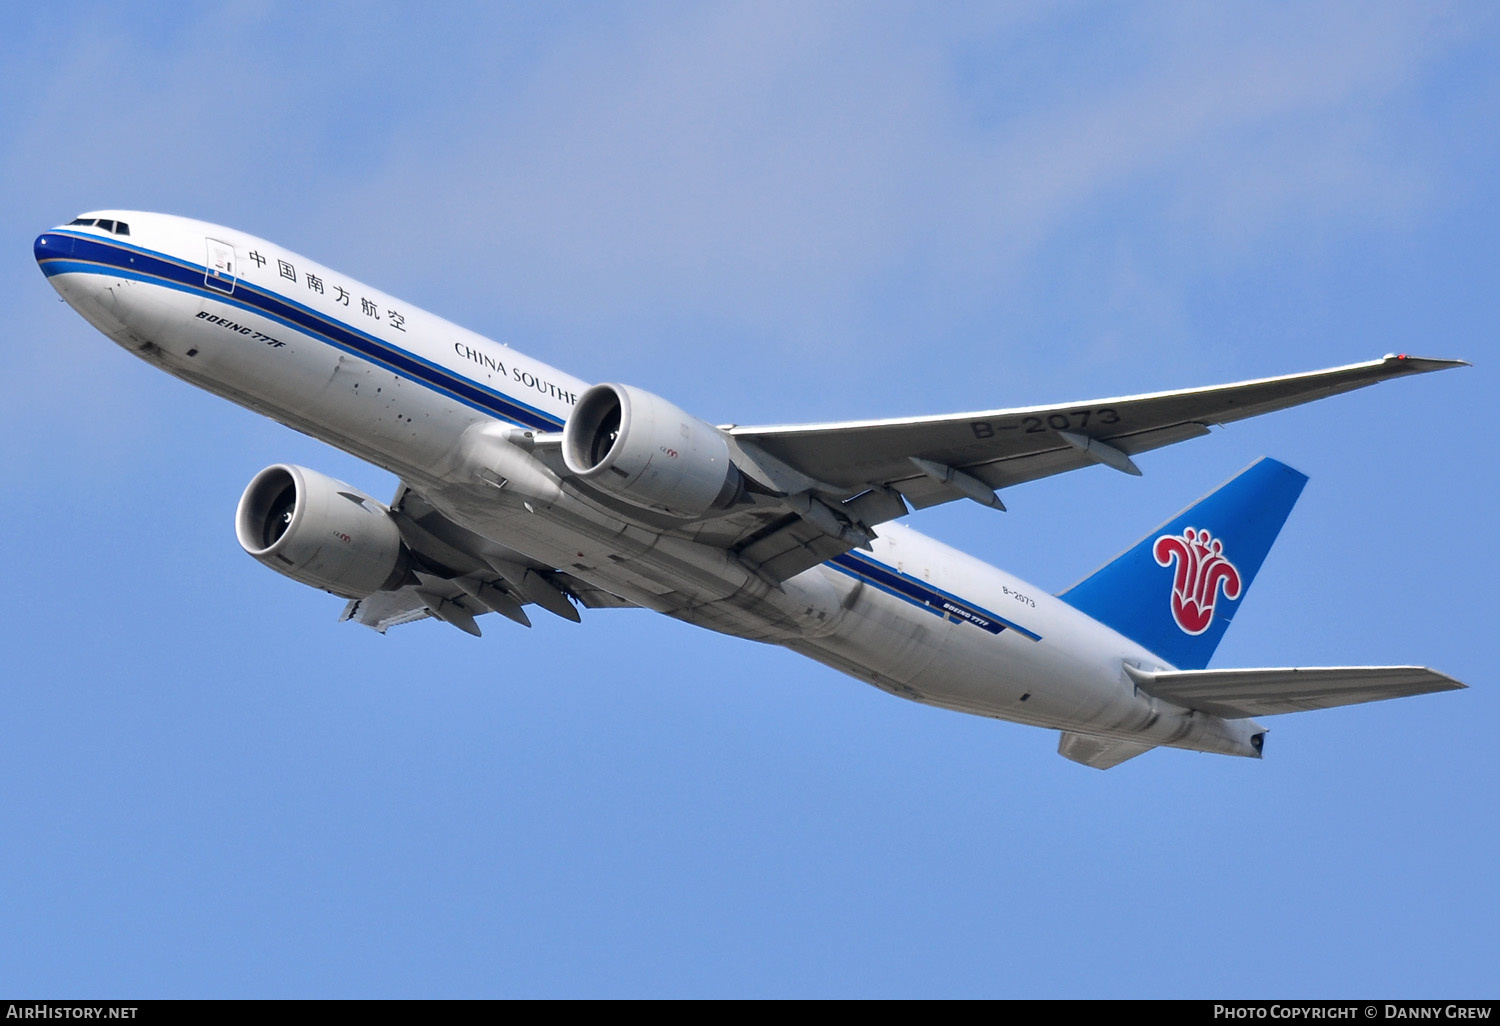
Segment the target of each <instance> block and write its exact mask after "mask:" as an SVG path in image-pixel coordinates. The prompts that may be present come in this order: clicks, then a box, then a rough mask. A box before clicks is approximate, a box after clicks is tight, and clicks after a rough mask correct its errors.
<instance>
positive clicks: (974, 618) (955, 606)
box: [828, 552, 1042, 641]
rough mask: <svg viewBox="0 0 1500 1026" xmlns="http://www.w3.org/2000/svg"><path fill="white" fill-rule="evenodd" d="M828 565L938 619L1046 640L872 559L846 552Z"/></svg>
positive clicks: (1033, 639) (981, 607)
mask: <svg viewBox="0 0 1500 1026" xmlns="http://www.w3.org/2000/svg"><path fill="white" fill-rule="evenodd" d="M828 565H829V566H831V567H833V568H834V569H835V570H840V571H842V572H844V573H846V574H848V575H849V576H851V577H854V578H857V579H859V580H862V581H865V582H867V583H869V584H873V585H875V587H877V588H879V589H880V590H881V591H884V592H886V593H887V594H891V595H894V596H896V597H897V598H899V599H903V600H905V601H907V602H910V603H911V604H912V605H914V606H919V607H921V608H923V609H926V610H927V611H928V612H930V613H933V614H934V615H936V616H942V617H948V616H956V617H958V618H959V619H960V620H963V621H965V622H967V623H972V624H973V625H974V626H976V627H978V628H980V629H981V630H985V631H988V632H989V633H991V634H999V633H1000V632H1001V631H1003V630H1005V629H1006V628H1009V629H1011V630H1013V631H1016V632H1017V633H1019V634H1022V635H1024V636H1025V637H1028V638H1030V639H1031V640H1032V641H1040V640H1042V636H1041V635H1040V634H1037V633H1036V632H1035V631H1029V630H1027V629H1026V628H1025V627H1022V626H1021V625H1020V624H1018V623H1014V622H1012V621H1010V620H1007V619H1005V617H1003V616H998V615H996V614H995V613H992V612H990V611H989V610H988V609H985V608H984V607H983V606H976V605H974V604H973V603H972V602H966V601H964V600H963V599H961V598H959V597H958V596H957V595H953V594H950V593H949V592H946V591H943V590H942V589H941V588H934V587H933V586H932V585H930V584H928V583H927V582H925V581H919V580H917V579H916V578H915V577H911V576H909V575H907V574H903V573H901V571H899V570H894V569H892V568H891V567H888V566H886V565H885V564H884V563H881V562H879V561H878V560H874V559H871V558H870V557H868V556H864V555H860V554H859V553H855V552H846V553H844V554H843V555H842V556H835V557H834V558H833V559H830V560H829V561H828Z"/></svg>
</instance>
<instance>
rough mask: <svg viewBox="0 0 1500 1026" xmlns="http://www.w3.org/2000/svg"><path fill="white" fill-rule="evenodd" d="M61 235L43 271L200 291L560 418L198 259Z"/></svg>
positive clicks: (505, 408) (501, 412) (437, 379)
mask: <svg viewBox="0 0 1500 1026" xmlns="http://www.w3.org/2000/svg"><path fill="white" fill-rule="evenodd" d="M58 234H59V233H49V235H51V236H52V237H57V236H58ZM66 238H67V239H68V241H70V242H71V243H72V246H71V247H68V248H71V250H72V253H71V255H70V258H56V257H53V258H44V259H41V260H39V261H38V263H39V264H40V266H41V269H42V272H43V273H44V274H46V275H47V276H48V277H51V276H52V275H56V274H70V273H85V274H111V275H117V276H119V277H122V278H130V279H132V280H135V281H143V282H150V283H152V284H158V285H164V286H167V287H169V288H173V289H176V290H177V291H179V292H186V293H189V294H192V295H198V296H206V297H207V298H209V299H212V300H214V301H215V302H219V303H224V304H226V305H229V306H235V307H239V308H240V309H242V310H246V311H249V312H251V313H257V314H260V315H262V316H264V317H269V318H271V319H272V320H274V321H276V322H278V323H280V324H284V325H286V326H287V327H289V328H292V329H293V330H295V331H300V332H303V333H304V334H308V335H312V336H314V337H316V338H318V339H321V340H322V341H324V342H327V343H328V344H329V345H332V346H334V347H335V348H337V349H340V350H343V351H344V352H347V353H350V354H351V355H354V356H358V357H361V358H362V359H365V360H369V361H370V362H371V363H374V364H377V365H379V366H381V367H385V368H386V369H388V370H390V371H391V372H393V373H395V374H399V375H400V376H402V377H404V378H407V379H408V380H411V381H414V382H417V383H418V384H422V385H426V386H428V387H429V388H432V389H434V390H436V391H438V392H441V393H443V394H444V395H447V396H449V397H450V398H453V399H456V400H457V401H459V402H461V403H463V404H464V405H465V406H469V407H471V408H473V409H477V410H480V411H482V412H484V413H488V414H491V415H493V416H497V417H500V418H501V419H503V420H508V421H510V422H511V423H514V424H520V425H522V426H524V427H529V428H534V429H536V430H540V431H556V430H558V429H559V428H561V427H562V424H563V422H562V420H561V419H560V418H558V417H555V416H553V415H552V414H549V413H545V412H543V411H542V410H538V409H536V408H535V407H532V406H528V405H527V404H525V403H522V402H519V401H518V400H516V399H514V398H512V397H510V396H508V395H506V394H505V393H503V392H497V391H495V390H494V389H490V388H486V387H485V386H483V385H481V384H479V383H478V382H475V381H473V380H471V379H469V378H466V377H464V376H463V375H461V374H456V373H454V372H453V371H451V370H448V369H447V368H444V367H442V366H440V365H438V364H435V363H432V362H431V361H429V360H425V359H423V358H422V357H420V356H417V355H415V354H413V353H410V352H408V351H406V350H404V349H401V348H399V347H398V346H394V345H392V344H391V343H390V342H388V341H385V340H384V339H380V338H377V337H376V336H374V335H371V334H369V333H368V332H364V331H361V330H359V329H358V328H355V327H353V326H352V325H349V324H345V323H344V322H342V321H338V320H334V319H333V318H331V317H328V316H327V315H325V314H320V313H318V312H317V311H316V310H313V309H311V308H309V307H306V306H303V305H302V304H300V303H296V302H293V301H291V300H289V299H286V298H284V297H282V296H280V295H278V294H277V293H274V292H270V291H267V290H265V289H262V288H259V287H257V286H255V285H251V284H249V283H248V282H246V281H245V280H244V279H243V278H242V279H240V280H239V281H237V282H236V283H235V288H234V292H233V294H229V293H226V292H223V291H221V290H219V289H216V288H212V287H209V286H208V285H207V284H206V282H205V276H206V274H207V273H208V272H207V269H206V268H204V267H202V266H199V265H196V264H191V263H187V262H185V261H181V260H175V259H172V258H169V257H166V256H164V255H162V254H160V253H156V252H153V251H151V250H147V249H142V248H141V247H139V246H132V245H129V244H127V243H118V242H106V241H104V240H101V239H95V238H92V237H89V236H84V235H75V234H73V233H71V232H69V233H68V234H67V236H66Z"/></svg>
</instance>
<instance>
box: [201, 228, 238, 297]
mask: <svg viewBox="0 0 1500 1026" xmlns="http://www.w3.org/2000/svg"><path fill="white" fill-rule="evenodd" d="M204 241H206V242H207V243H208V264H207V267H206V269H205V271H204V274H203V284H205V285H207V286H208V287H209V288H211V289H215V290H217V291H219V292H224V293H232V292H233V291H234V280H235V257H234V247H233V246H231V245H230V244H229V243H227V242H220V241H219V240H218V239H206V240H204Z"/></svg>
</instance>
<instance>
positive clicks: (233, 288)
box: [37, 211, 1260, 756]
mask: <svg viewBox="0 0 1500 1026" xmlns="http://www.w3.org/2000/svg"><path fill="white" fill-rule="evenodd" d="M90 216H93V217H99V218H106V219H111V220H117V221H123V222H126V223H128V225H129V231H130V234H129V236H128V237H127V236H121V235H118V234H116V233H114V232H113V231H110V230H107V229H100V228H96V227H89V226H75V227H62V228H58V229H54V230H53V231H51V232H48V233H46V234H44V235H43V236H42V237H41V238H40V239H38V241H37V255H38V259H39V260H42V261H44V263H43V267H44V269H45V270H46V271H47V273H48V275H49V279H50V281H51V282H52V284H53V286H54V287H55V288H56V289H57V290H58V292H59V293H61V294H62V296H63V297H64V298H65V299H66V300H67V301H68V302H69V303H70V304H71V305H72V306H73V307H74V308H75V309H77V310H78V311H79V313H81V314H82V315H83V316H84V317H85V318H87V319H88V320H89V321H90V322H91V323H92V324H93V325H94V326H95V327H97V328H98V329H99V330H100V331H102V332H104V333H105V334H106V335H108V336H109V337H110V338H111V339H113V340H114V341H115V342H117V343H118V344H120V345H121V346H123V347H125V348H126V349H129V350H130V351H132V352H134V353H135V354H136V355H138V356H141V357H142V358H144V359H146V360H148V361H150V362H152V363H155V364H156V365H158V366H160V367H161V368H162V369H164V370H167V371H169V372H170V373H172V374H175V375H177V376H178V377H181V378H183V379H185V380H187V381H189V382H191V383H192V384H195V385H197V386H199V387H201V388H205V389H207V390H209V391H211V392H214V393H216V394H218V395H221V396H224V397H225V398H228V399H231V400H233V401H235V402H237V403H239V404H241V405H243V406H246V407H248V408H250V409H252V410H255V411H256V412H259V413H263V414H265V415H267V416H269V417H273V418H274V419H276V420H278V421H280V422H282V423H284V424H287V425H289V426H291V427H293V428H296V429H297V430H299V431H303V432H306V433H308V434H310V435H313V436H315V437H317V438H320V439H323V440H324V441H327V442H329V443H330V444H333V445H336V446H338V447H339V448H341V449H344V450H345V451H347V452H350V453H353V454H354V455H357V456H359V457H361V458H363V459H366V460H368V461H370V462H371V463H374V464H377V465H379V466H381V467H384V468H385V469H387V470H389V471H391V472H392V473H394V474H396V475H398V476H399V477H400V478H402V479H403V480H404V481H406V482H407V483H408V484H410V485H411V486H412V487H413V488H414V489H416V490H417V491H419V492H420V493H421V494H422V495H423V496H424V497H425V498H426V499H427V500H428V501H429V502H431V503H432V505H433V506H434V507H435V508H437V509H438V510H439V511H440V512H441V513H443V514H444V515H445V516H446V517H448V518H449V519H450V520H452V521H454V522H455V523H457V524H459V525H461V526H462V527H464V528H466V529H468V530H469V531H472V532H474V533H475V534H478V535H480V536H482V537H483V538H485V539H488V540H490V541H492V542H493V543H495V545H496V546H497V548H503V549H504V550H508V551H511V552H513V553H519V554H521V555H523V556H524V557H527V559H528V560H530V561H536V562H540V563H546V564H549V565H551V566H555V567H558V568H560V569H566V570H567V572H568V573H570V574H572V575H574V576H576V577H578V578H580V579H582V580H585V581H587V582H589V583H590V584H592V585H594V586H596V587H598V588H601V589H603V590H605V591H608V592H610V593H612V594H615V595H618V596H620V597H621V598H625V599H628V600H629V601H631V602H633V603H635V604H638V605H640V606H643V607H646V608H650V609H655V610H657V611H659V612H663V613H667V614H668V615H671V616H674V617H677V618H679V619H683V620H686V621H689V622H692V623H696V624H700V625H702V626H706V627H710V628H712V629H714V630H717V631H720V632H723V633H726V634H733V635H736V636H739V637H745V638H751V639H755V640H761V641H768V642H773V643H776V644H781V645H785V646H787V647H789V648H791V649H794V650H795V651H797V652H800V653H802V654H804V655H807V656H809V657H811V658H813V659H817V660H819V661H820V662H823V663H826V664H827V665H829V666H832V667H835V668H837V669H839V670H841V671H843V672H845V673H848V674H851V675H853V676H855V677H857V678H859V679H861V680H864V681H867V682H869V683H871V684H874V685H876V686H877V687H880V688H883V689H885V690H887V691H890V692H892V693H894V694H897V695H900V696H902V697H906V698H910V699H913V700H916V701H921V702H926V703H929V704H932V705H938V706H943V707H947V708H951V709H957V710H961V711H964V712H969V713H975V714H979V715H984V716H992V717H997V718H1001V719H1007V720H1013V721H1017V722H1022V723H1029V724H1035V725H1038V726H1045V727H1053V728H1058V729H1062V730H1070V731H1076V732H1080V733H1085V734H1094V735H1099V736H1103V737H1108V738H1117V739H1126V740H1130V741H1135V742H1140V743H1143V744H1158V745H1173V746H1177V747H1182V748H1190V749H1196V750H1201V751H1214V752H1220V753H1224V754H1233V755H1247V756H1254V755H1257V754H1258V750H1257V749H1256V748H1255V747H1254V746H1253V745H1252V744H1251V741H1250V738H1251V735H1252V734H1254V733H1256V732H1257V731H1259V730H1260V728H1259V727H1257V726H1255V725H1254V724H1253V723H1251V722H1250V721H1247V720H1224V719H1220V718H1218V717H1214V716H1208V715H1205V714H1203V713H1193V712H1190V711H1188V710H1186V709H1182V708H1178V707H1176V706H1173V705H1170V704H1168V703H1164V702H1160V701H1157V700H1155V699H1152V698H1151V697H1149V696H1147V695H1145V694H1142V693H1140V692H1138V691H1137V689H1136V688H1135V687H1134V685H1133V684H1132V682H1131V680H1130V678H1129V677H1128V676H1127V675H1126V673H1125V672H1124V665H1125V664H1126V663H1127V662H1128V663H1132V664H1134V665H1137V666H1140V667H1144V668H1147V669H1163V668H1168V667H1167V666H1166V663H1165V662H1164V661H1163V660H1161V659H1160V658H1158V657H1156V656H1154V655H1153V654H1152V653H1150V652H1148V651H1146V650H1145V649H1143V648H1141V647H1140V646H1139V645H1137V644H1135V643H1133V642H1131V641H1130V640H1128V639H1126V638H1124V637H1122V636H1121V635H1119V634H1117V633H1116V632H1114V631H1112V630H1110V629H1108V628H1106V627H1104V626H1103V625H1101V624H1099V623H1097V622H1096V621H1094V620H1092V619H1090V618H1089V617H1087V616H1085V615H1084V614H1082V613H1080V612H1078V611H1077V610H1075V609H1074V608H1072V607H1071V606H1069V605H1068V604H1067V603H1065V602H1063V601H1061V600H1059V599H1057V598H1055V597H1054V596H1052V595H1049V594H1047V593H1046V592H1044V591H1042V590H1040V589H1038V588H1034V587H1032V586H1030V585H1028V584H1026V583H1024V582H1022V581H1020V580H1017V579H1016V578H1014V577H1012V576H1010V575H1009V574H1007V573H1004V572H1003V571H1001V570H998V569H996V568H994V567H992V566H989V565H987V564H985V563H983V562H981V561H979V560H976V559H974V558H972V557H970V556H967V555H965V554H964V553H961V552H959V551H957V550H955V549H952V548H950V547H948V546H946V545H942V544H940V543H938V542H936V541H933V540H932V539H929V538H926V537H923V536H922V535H920V534H918V533H917V532H915V531H912V530H910V529H908V528H905V527H902V526H900V525H898V524H894V523H888V524H885V525H882V526H881V528H880V537H879V538H877V539H876V540H875V541H874V543H873V551H872V552H870V553H868V554H867V553H863V552H857V551H856V552H852V553H849V554H848V555H847V556H844V557H840V558H839V559H838V560H834V561H830V562H829V563H825V564H823V565H821V566H817V567H814V568H813V569H811V570H807V571H805V572H803V573H802V574H799V575H797V576H796V577H794V578H792V579H791V580H790V581H787V582H785V583H784V584H783V585H782V586H780V587H777V586H775V585H772V584H769V583H767V582H766V581H764V580H762V579H761V578H760V577H758V576H757V575H756V574H754V573H753V572H751V571H749V570H747V569H746V568H745V567H743V566H741V565H740V564H739V563H737V562H736V561H735V560H734V559H733V558H732V557H731V556H729V555H728V554H726V553H725V552H724V551H722V550H721V549H718V548H715V547H712V546H708V545H701V544H696V543H694V542H692V541H691V540H688V539H686V538H683V537H678V536H667V535H665V534H663V533H662V532H661V531H657V530H653V529H651V528H650V527H649V526H642V524H641V523H640V522H631V521H630V520H629V519H628V518H625V517H622V516H620V515H619V514H617V513H612V512H611V511H609V510H607V509H603V508H600V507H599V506H597V505H595V504H590V503H588V502H586V501H583V500H580V499H579V498H577V497H575V496H572V495H568V494H564V495H561V496H554V499H553V501H552V502H551V503H550V504H548V505H546V506H544V507H541V508H539V505H538V503H536V502H528V501H526V497H525V496H524V495H523V494H520V493H518V492H515V491H511V490H497V489H494V488H482V487H476V484H475V481H474V480H473V475H472V468H471V467H469V465H468V464H467V463H466V462H465V455H466V453H467V452H468V451H469V449H470V448H471V447H472V440H473V439H474V438H475V437H477V435H476V432H478V433H482V431H483V430H484V429H485V428H486V427H492V426H493V425H496V424H499V423H508V424H514V425H519V426H520V427H522V428H526V429H530V430H533V431H538V432H554V431H557V430H559V429H560V428H561V427H562V425H563V423H564V421H565V420H566V419H567V417H568V415H569V413H570V412H571V409H572V407H573V404H574V403H575V402H576V401H577V397H578V396H579V395H580V394H581V393H583V392H584V391H585V389H587V388H588V386H589V383H588V382H585V381H582V380H579V379H578V378H575V377H573V376H571V375H569V374H566V373H563V372H562V371H558V370H556V369H554V368H552V367H548V366H547V365H545V364H542V363H540V362H538V361H536V360H533V359H531V358H529V357H527V356H525V355H523V354H521V353H518V352H516V351H515V350H513V349H511V348H510V347H508V346H505V345H501V344H499V343H496V342H494V341H491V340H489V339H487V338H484V337H482V336H479V335H476V334H474V333H473V332H470V331H466V330H465V329H463V328H460V327H458V326H456V325H453V324H450V323H449V322H447V321H445V320H442V319H441V318H439V317H436V316H434V315H432V314H429V313H427V312H425V311H422V310H420V309H417V308H415V307H412V306H411V305H409V304H407V303H404V302H402V301H401V300H398V299H395V298H394V297H392V296H389V295H386V294H385V293H383V292H380V291H377V290H375V289H372V288H370V287H369V286H367V285H364V284H362V283H360V282H357V281H355V280H353V279H351V278H349V277H347V276H345V275H342V274H339V273H338V272H336V271H333V270H331V269H329V268H326V267H323V266H321V265H319V264H316V263H314V262H312V261H311V260H308V259H307V258H305V257H302V256H300V255H298V254H295V253H291V252H288V251H287V250H284V249H281V248H280V247H278V246H275V245H273V244H272V243H269V242H267V241H265V240H263V239H259V238H254V237H252V236H249V235H245V234H244V233H241V232H236V231H233V230H231V229H228V228H223V227H219V226H216V225H210V224H205V223H202V222H198V221H192V220H188V219H185V218H178V217H172V216H167V215H161V214H143V213H138V212H124V211H119V212H101V213H98V214H94V215H90ZM47 247H51V248H50V249H48V248H47ZM64 250H68V252H63V251H64ZM945 596H946V597H952V598H953V599H954V600H955V604H956V606H959V607H961V608H963V609H965V610H967V611H968V612H967V613H966V614H957V613H951V612H950V613H949V614H947V615H945V614H944V612H943V609H942V605H943V601H944V597H945ZM974 610H979V611H981V614H980V619H983V618H984V617H985V616H989V617H992V618H993V621H994V622H995V623H1001V624H1004V627H1003V628H1001V629H998V631H997V630H995V629H994V623H992V624H991V625H990V627H989V628H986V627H985V626H984V625H983V624H980V623H976V620H975V617H974V615H973V611H974Z"/></svg>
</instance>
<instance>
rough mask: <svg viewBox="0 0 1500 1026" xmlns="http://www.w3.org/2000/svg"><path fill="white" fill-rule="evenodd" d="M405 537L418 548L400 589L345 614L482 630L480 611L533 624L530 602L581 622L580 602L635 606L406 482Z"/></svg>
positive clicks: (401, 496) (359, 602) (401, 494)
mask: <svg viewBox="0 0 1500 1026" xmlns="http://www.w3.org/2000/svg"><path fill="white" fill-rule="evenodd" d="M391 515H392V516H393V517H394V518H395V520H396V525H397V526H398V527H399V528H400V530H401V540H402V541H403V542H404V543H405V544H406V546H407V548H408V549H409V550H410V552H411V562H412V566H411V570H410V573H409V575H408V578H407V581H406V583H404V584H402V586H401V587H399V588H394V589H391V590H388V591H378V592H376V593H375V594H373V595H370V596H368V597H366V598H361V599H354V600H353V601H351V602H350V603H349V604H348V605H347V606H345V607H344V613H343V615H342V616H341V617H339V619H340V620H341V621H342V620H352V621H354V622H355V623H361V624H364V625H365V626H366V627H371V628H373V629H375V630H377V631H379V632H380V633H381V634H384V633H385V632H386V631H387V630H388V629H389V628H391V627H395V626H398V625H400V624H403V623H411V622H413V621H415V620H422V619H425V618H427V617H435V618H437V619H439V620H442V621H443V622H445V623H449V624H452V625H453V626H454V627H457V628H458V629H459V630H461V631H464V632H465V633H468V634H473V635H475V636H476V637H477V636H478V635H479V633H480V630H479V625H478V624H477V623H476V622H475V617H478V616H482V615H483V614H485V613H490V612H495V613H499V614H500V615H501V616H504V617H505V618H506V619H509V620H513V621H515V622H516V623H518V624H521V625H522V626H523V627H530V626H531V618H530V617H529V616H527V614H526V610H525V608H524V607H525V606H528V605H534V606H537V607H539V608H541V609H545V610H546V611H548V612H550V613H554V614H556V615H557V616H561V617H563V618H564V619H567V620H572V621H574V622H577V621H578V620H579V614H578V610H577V608H575V605H574V603H577V604H578V605H582V606H584V607H585V608H593V609H599V608H618V607H624V606H630V605H632V603H630V602H627V601H626V600H625V599H622V598H620V597H618V596H616V595H611V594H610V593H609V592H606V591H602V590H600V589H599V588H596V587H594V586H593V585H591V584H588V583H586V582H584V581H581V580H579V579H578V578H576V577H574V576H572V575H571V574H567V573H563V572H562V571H559V570H556V569H554V568H552V567H549V566H545V565H541V564H538V563H535V562H533V561H529V560H527V559H526V558H525V557H524V556H521V555H519V554H518V553H516V552H514V551H512V550H509V549H504V548H501V547H499V546H497V545H495V543H493V542H490V541H488V540H487V539H484V538H482V537H480V536H479V535H477V534H474V533H473V532H472V531H469V530H466V529H465V528H463V527H460V526H459V525H457V524H455V523H453V521H451V520H449V519H448V518H447V517H445V516H443V515H442V514H441V513H439V512H438V511H437V510H435V509H433V508H432V506H431V504H429V503H428V502H427V500H426V499H424V498H423V497H422V496H421V495H420V494H418V493H417V492H415V491H413V490H412V489H411V488H409V487H408V486H407V485H405V484H403V485H401V486H400V488H399V489H397V491H396V497H395V499H394V500H392V502H391Z"/></svg>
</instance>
